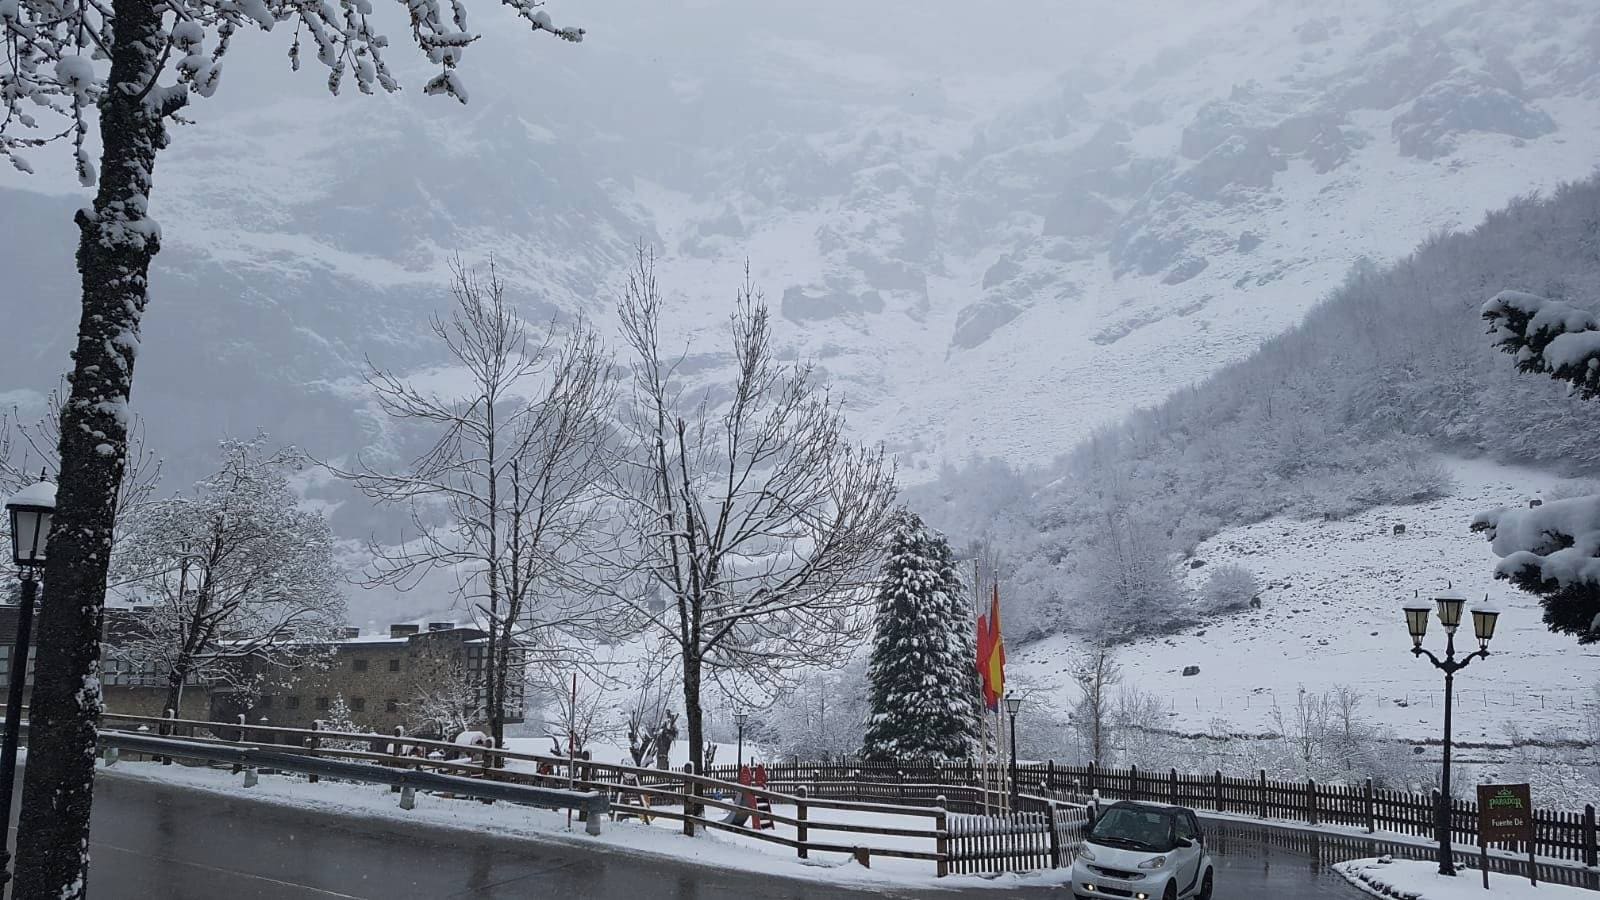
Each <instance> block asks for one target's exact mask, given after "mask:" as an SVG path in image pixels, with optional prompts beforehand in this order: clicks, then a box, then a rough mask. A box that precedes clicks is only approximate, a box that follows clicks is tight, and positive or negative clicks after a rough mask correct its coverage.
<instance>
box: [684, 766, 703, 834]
mask: <svg viewBox="0 0 1600 900" xmlns="http://www.w3.org/2000/svg"><path fill="white" fill-rule="evenodd" d="M693 773H694V763H692V762H686V763H684V764H683V774H684V775H686V776H687V775H690V774H693ZM698 787H699V783H698V782H695V781H693V780H691V779H689V778H684V779H683V833H684V834H685V835H687V836H689V837H694V817H695V816H697V815H699V814H700V807H699V805H698V804H696V803H695V802H694V798H695V797H697V796H699V792H698V790H697V789H698Z"/></svg>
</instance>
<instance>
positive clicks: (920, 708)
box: [862, 509, 980, 760]
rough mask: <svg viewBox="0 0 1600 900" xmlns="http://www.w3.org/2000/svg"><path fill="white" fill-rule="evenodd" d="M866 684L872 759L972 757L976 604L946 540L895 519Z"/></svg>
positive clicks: (867, 750)
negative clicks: (961, 576)
mask: <svg viewBox="0 0 1600 900" xmlns="http://www.w3.org/2000/svg"><path fill="white" fill-rule="evenodd" d="M874 632H875V633H874V637H873V647H872V662H871V667H870V668H869V670H868V680H869V681H870V682H871V685H872V692H871V693H872V712H871V718H870V719H869V720H868V722H867V734H866V739H865V742H864V744H865V745H864V748H863V751H862V752H863V754H864V755H865V756H866V757H867V758H869V759H879V760H886V759H905V758H935V759H960V758H963V757H967V756H970V755H971V753H972V749H973V747H974V745H975V744H976V742H977V740H978V736H979V724H978V723H979V721H980V720H979V709H978V706H979V703H980V700H979V696H978V675H977V669H976V667H975V661H976V659H977V648H976V646H975V641H976V639H975V636H974V632H973V619H972V605H971V602H970V600H969V598H968V597H967V593H966V589H965V586H964V585H963V584H962V582H961V578H960V576H959V575H958V574H957V571H956V566H955V559H954V554H952V553H951V551H950V544H949V542H948V541H946V540H945V538H944V535H942V534H940V533H938V532H937V531H934V530H932V529H930V528H928V527H927V526H926V525H924V524H923V522H922V518H921V517H920V516H918V515H917V514H916V513H913V512H910V511H909V510H905V509H901V510H899V511H898V512H897V513H896V514H895V519H894V531H893V535H892V537H891V538H890V544H889V554H888V560H887V561H886V562H885V563H884V568H883V577H882V579H881V580H880V582H879V586H878V608H877V619H876V623H875V629H874Z"/></svg>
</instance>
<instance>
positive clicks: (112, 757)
mask: <svg viewBox="0 0 1600 900" xmlns="http://www.w3.org/2000/svg"><path fill="white" fill-rule="evenodd" d="M104 756H105V763H106V768H108V769H109V768H111V767H112V766H114V765H116V764H117V748H115V747H107V748H106V751H105V754H104Z"/></svg>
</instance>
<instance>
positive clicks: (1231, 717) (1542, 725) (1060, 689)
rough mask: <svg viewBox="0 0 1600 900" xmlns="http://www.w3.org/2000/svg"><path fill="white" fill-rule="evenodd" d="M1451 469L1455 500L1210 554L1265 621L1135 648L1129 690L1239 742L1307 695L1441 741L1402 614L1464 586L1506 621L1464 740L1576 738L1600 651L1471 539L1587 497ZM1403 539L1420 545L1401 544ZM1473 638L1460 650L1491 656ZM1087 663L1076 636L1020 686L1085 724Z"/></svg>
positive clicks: (1191, 726) (1439, 683) (1023, 656)
mask: <svg viewBox="0 0 1600 900" xmlns="http://www.w3.org/2000/svg"><path fill="white" fill-rule="evenodd" d="M1450 465H1451V468H1452V470H1453V472H1454V475H1455V478H1456V480H1457V489H1456V491H1455V493H1454V495H1453V496H1451V497H1449V498H1447V499H1445V500H1441V501H1437V502H1432V503H1427V504H1424V505H1421V506H1412V507H1399V508H1395V507H1383V508H1378V509H1373V510H1370V511H1368V512H1366V513H1363V514H1361V515H1358V516H1355V517H1352V518H1350V519H1348V520H1345V521H1340V522H1325V521H1300V520H1292V519H1283V518H1277V519H1270V520H1267V521H1265V522H1261V523H1258V524H1256V525H1251V526H1248V527H1244V528H1234V529H1229V530H1228V531H1225V532H1223V533H1221V534H1219V535H1217V536H1216V537H1215V538H1213V539H1212V540H1209V541H1207V542H1205V543H1204V544H1203V545H1202V546H1201V547H1200V548H1199V550H1198V551H1197V552H1196V553H1195V556H1194V559H1196V560H1203V561H1204V562H1205V566H1203V567H1201V568H1198V569H1193V570H1191V572H1190V577H1191V580H1192V581H1193V583H1194V585H1195V586H1196V587H1198V586H1199V584H1200V582H1201V580H1202V579H1203V578H1204V576H1205V575H1206V574H1207V569H1210V568H1212V567H1214V566H1217V565H1223V564H1227V563H1236V564H1238V565H1242V566H1245V567H1246V568H1249V569H1250V570H1251V571H1253V572H1255V573H1256V575H1257V577H1258V578H1259V579H1260V581H1261V584H1262V586H1263V590H1262V592H1261V595H1260V596H1261V608H1260V610H1250V611H1247V612H1245V613H1241V614H1236V615H1232V616H1226V617H1223V618H1220V619H1216V620H1214V621H1209V622H1206V623H1204V624H1202V625H1200V626H1198V627H1195V628H1189V629H1186V630H1185V631H1183V632H1181V633H1179V634H1177V635H1174V636H1172V637H1169V638H1155V639H1145V640H1140V641H1137V642H1135V643H1133V644H1132V645H1129V646H1127V647H1126V648H1124V649H1123V650H1122V651H1121V653H1120V656H1119V660H1120V662H1121V664H1122V667H1123V670H1124V686H1132V687H1138V688H1140V689H1143V690H1146V691H1151V692H1154V693H1156V694H1157V695H1159V696H1161V697H1163V698H1166V699H1167V702H1168V706H1169V712H1170V715H1169V716H1168V721H1167V722H1166V723H1164V724H1165V726H1166V727H1170V728H1173V729H1177V730H1181V731H1184V732H1190V733H1198V732H1207V731H1209V730H1211V728H1212V723H1213V722H1214V721H1216V720H1223V721H1225V722H1227V723H1229V724H1228V727H1229V728H1230V729H1232V730H1233V731H1236V732H1250V733H1262V732H1269V731H1272V730H1273V720H1272V708H1273V704H1274V703H1276V704H1278V705H1279V706H1282V707H1285V709H1288V708H1292V707H1293V706H1294V703H1295V697H1294V692H1295V691H1296V690H1298V689H1299V688H1304V689H1305V690H1307V691H1310V692H1313V693H1321V692H1324V691H1327V690H1329V689H1331V688H1333V687H1334V686H1335V685H1350V686H1353V687H1355V688H1357V689H1358V690H1360V691H1361V692H1362V693H1364V694H1365V695H1366V702H1365V704H1364V706H1363V708H1362V710H1363V714H1364V715H1365V716H1367V717H1369V718H1370V719H1372V720H1374V721H1376V722H1379V723H1382V724H1383V725H1386V726H1389V727H1392V728H1393V729H1394V731H1395V733H1396V734H1398V735H1400V736H1402V737H1407V738H1419V739H1422V738H1432V737H1436V736H1437V735H1438V733H1439V729H1440V722H1441V721H1442V717H1443V709H1442V705H1441V704H1442V699H1441V692H1442V689H1443V680H1442V676H1441V675H1440V674H1439V673H1438V672H1437V671H1436V670H1435V669H1434V668H1433V666H1431V665H1429V664H1428V662H1427V661H1426V660H1418V659H1414V658H1413V657H1412V656H1411V653H1410V648H1411V640H1410V638H1409V637H1408V636H1407V635H1406V631H1405V626H1404V619H1403V617H1402V616H1401V613H1400V605H1401V604H1402V603H1403V602H1405V601H1407V600H1410V599H1411V598H1412V592H1413V591H1421V592H1422V593H1423V595H1424V596H1426V595H1427V594H1428V592H1429V591H1430V590H1431V589H1435V588H1443V587H1444V586H1445V579H1450V580H1453V581H1454V584H1455V586H1456V587H1457V588H1460V589H1462V590H1464V591H1466V593H1467V594H1468V595H1469V596H1474V597H1481V596H1482V595H1484V594H1488V595H1489V597H1490V599H1492V600H1493V601H1494V602H1495V603H1497V604H1499V606H1500V608H1501V610H1502V612H1503V615H1502V616H1501V619H1500V627H1499V630H1498V633H1497V635H1496V637H1495V640H1494V643H1493V645H1492V646H1491V650H1492V651H1494V652H1493V655H1492V656H1490V657H1489V658H1488V659H1485V660H1478V661H1476V662H1474V663H1473V664H1472V666H1471V667H1470V668H1469V669H1467V670H1466V671H1465V672H1464V673H1463V674H1462V675H1461V676H1459V678H1458V680H1457V694H1456V710H1455V734H1456V737H1457V738H1458V739H1460V740H1463V741H1495V742H1503V741H1504V740H1505V734H1504V731H1503V728H1502V726H1503V725H1504V723H1505V722H1507V721H1508V720H1515V721H1517V722H1518V724H1519V725H1520V726H1521V729H1522V731H1523V733H1524V734H1526V735H1530V736H1532V735H1535V734H1537V733H1539V732H1541V731H1546V730H1551V731H1554V732H1556V733H1558V734H1559V733H1563V732H1571V729H1572V728H1573V727H1574V723H1575V722H1576V721H1577V719H1578V714H1579V711H1580V710H1581V708H1582V707H1583V706H1584V705H1585V704H1588V703H1593V702H1594V701H1595V700H1596V697H1595V695H1594V693H1593V690H1592V686H1593V685H1594V683H1595V681H1596V678H1597V677H1600V649H1597V648H1593V647H1582V646H1579V645H1578V644H1576V643H1574V642H1573V641H1572V639H1571V638H1569V637H1564V636H1558V635H1553V634H1551V633H1549V632H1548V631H1546V630H1545V628H1544V625H1543V624H1542V623H1541V621H1540V609H1539V606H1538V603H1537V601H1536V600H1535V598H1533V597H1532V596H1531V595H1528V594H1524V593H1522V592H1520V591H1517V590H1515V589H1513V588H1511V587H1510V586H1508V585H1507V584H1506V583H1505V582H1497V581H1491V580H1490V579H1489V573H1490V572H1491V571H1492V569H1493V564H1494V555H1493V554H1492V553H1490V551H1489V547H1488V544H1487V542H1485V541H1483V540H1482V539H1481V537H1480V536H1477V535H1473V534H1471V533H1469V531H1468V530H1467V528H1468V523H1469V522H1470V520H1471V517H1472V515H1473V514H1474V513H1476V512H1478V511H1480V510H1484V509H1492V508H1494V507H1497V506H1502V505H1513V506H1520V505H1525V504H1526V503H1527V501H1528V500H1529V499H1532V498H1534V497H1541V496H1543V497H1554V496H1560V495H1562V494H1563V493H1570V492H1571V491H1572V489H1573V488H1575V487H1576V486H1577V484H1576V483H1575V482H1571V481H1566V480H1563V479H1560V478H1556V477H1553V476H1550V475H1547V474H1543V473H1539V472H1535V471H1531V470H1527V469H1521V468H1514V467H1505V466H1496V465H1492V464H1487V463H1482V462H1464V461H1458V460H1453V461H1450ZM1398 524H1403V525H1405V526H1406V529H1405V534H1403V535H1395V534H1393V527H1394V526H1395V525H1398ZM1432 631H1433V632H1435V633H1432V634H1430V636H1429V639H1428V643H1427V646H1428V647H1429V648H1431V649H1433V650H1434V651H1435V652H1439V651H1440V650H1441V649H1442V647H1443V635H1442V634H1440V633H1437V632H1438V631H1439V629H1438V624H1437V622H1435V623H1434V626H1433V628H1432ZM1468 632H1470V627H1468V628H1467V629H1464V630H1463V631H1462V632H1461V634H1460V635H1459V637H1461V638H1463V639H1462V640H1461V641H1460V642H1459V643H1458V647H1464V648H1467V649H1476V646H1477V644H1476V641H1473V640H1471V639H1470V637H1468ZM1075 649H1077V643H1076V642H1075V641H1074V640H1073V639H1071V638H1066V637H1052V638H1049V639H1047V640H1044V641H1041V642H1038V643H1035V644H1031V645H1028V646H1026V647H1023V648H1021V649H1020V650H1018V651H1017V652H1016V653H1015V654H1014V656H1013V659H1014V660H1015V665H1016V670H1015V677H1016V678H1017V679H1018V680H1019V681H1026V682H1027V683H1028V685H1029V686H1030V687H1031V688H1032V689H1034V690H1038V691H1042V692H1044V693H1045V694H1046V695H1047V696H1048V698H1049V701H1050V702H1051V703H1052V705H1053V706H1055V707H1056V708H1057V709H1060V710H1068V709H1071V708H1072V706H1073V703H1074V702H1075V697H1076V694H1075V692H1074V690H1073V689H1072V688H1071V687H1070V686H1069V684H1068V679H1067V676H1066V674H1065V670H1066V668H1067V661H1068V658H1069V656H1070V655H1071V654H1072V653H1073V652H1074V650H1075ZM1186 666H1199V667H1200V672H1199V674H1198V675H1193V676H1189V677H1184V676H1183V675H1182V674H1181V673H1182V671H1183V669H1184V667H1186ZM1567 736H1576V735H1572V734H1570V733H1569V734H1568V735H1567Z"/></svg>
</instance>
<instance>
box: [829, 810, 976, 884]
mask: <svg viewBox="0 0 1600 900" xmlns="http://www.w3.org/2000/svg"><path fill="white" fill-rule="evenodd" d="M935 799H936V801H937V802H938V804H939V816H938V818H935V819H934V820H933V827H934V828H935V829H937V830H938V832H939V836H938V837H937V838H934V841H935V843H934V847H933V849H934V852H935V853H938V854H939V862H938V863H937V864H936V865H937V866H938V875H939V877H940V878H943V877H945V876H946V875H949V874H950V817H949V815H947V814H946V813H945V799H944V795H943V794H940V795H939V796H938V797H937V798H935ZM802 840H803V838H802Z"/></svg>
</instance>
